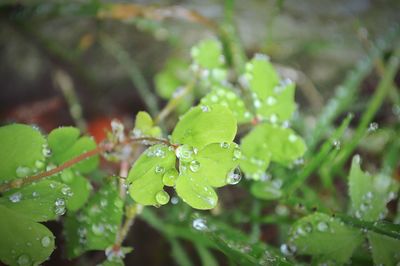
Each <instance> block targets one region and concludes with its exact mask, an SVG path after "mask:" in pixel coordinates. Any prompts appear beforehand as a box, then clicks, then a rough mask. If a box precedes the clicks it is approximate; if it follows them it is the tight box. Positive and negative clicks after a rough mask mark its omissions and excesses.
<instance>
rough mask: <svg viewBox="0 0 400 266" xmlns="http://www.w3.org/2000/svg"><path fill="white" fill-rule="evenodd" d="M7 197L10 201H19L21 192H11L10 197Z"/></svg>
mask: <svg viewBox="0 0 400 266" xmlns="http://www.w3.org/2000/svg"><path fill="white" fill-rule="evenodd" d="M8 199H9V200H10V201H11V202H12V203H17V202H20V201H21V199H22V194H21V192H16V193H14V194H12V195H11V196H10V197H8Z"/></svg>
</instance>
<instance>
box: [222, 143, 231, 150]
mask: <svg viewBox="0 0 400 266" xmlns="http://www.w3.org/2000/svg"><path fill="white" fill-rule="evenodd" d="M220 145H221V148H223V149H229V147H230V145H229V143H228V142H221V144H220Z"/></svg>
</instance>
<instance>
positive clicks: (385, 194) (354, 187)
mask: <svg viewBox="0 0 400 266" xmlns="http://www.w3.org/2000/svg"><path fill="white" fill-rule="evenodd" d="M360 161H361V159H360V156H359V155H356V156H354V158H353V161H352V164H351V169H350V174H349V194H350V198H351V204H352V209H353V211H354V214H355V216H356V217H357V218H359V219H362V220H365V221H376V220H378V219H383V218H384V217H385V216H386V213H387V209H386V204H387V203H388V202H389V201H390V200H391V199H392V197H391V194H393V193H394V191H396V188H398V185H397V184H394V182H393V181H392V180H391V178H390V177H388V176H385V175H377V176H371V175H370V174H369V173H364V172H363V171H362V170H361V167H360Z"/></svg>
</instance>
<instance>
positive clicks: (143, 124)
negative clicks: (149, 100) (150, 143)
mask: <svg viewBox="0 0 400 266" xmlns="http://www.w3.org/2000/svg"><path fill="white" fill-rule="evenodd" d="M133 132H134V134H135V136H138V137H139V136H142V135H144V136H152V137H160V136H161V129H160V128H159V127H157V126H154V123H153V119H152V118H151V116H150V115H149V114H148V113H147V112H143V111H141V112H138V114H137V115H136V120H135V129H134V130H133Z"/></svg>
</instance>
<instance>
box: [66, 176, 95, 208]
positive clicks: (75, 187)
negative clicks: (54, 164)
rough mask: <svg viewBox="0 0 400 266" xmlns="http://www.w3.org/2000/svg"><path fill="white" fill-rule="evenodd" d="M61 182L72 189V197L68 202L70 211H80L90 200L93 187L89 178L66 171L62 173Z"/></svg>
mask: <svg viewBox="0 0 400 266" xmlns="http://www.w3.org/2000/svg"><path fill="white" fill-rule="evenodd" d="M60 178H61V181H63V182H64V184H66V185H68V187H69V188H70V189H71V193H72V195H71V197H70V198H69V199H68V201H67V205H66V206H67V209H68V210H69V211H77V210H79V209H80V208H81V207H82V206H83V205H84V204H85V203H86V202H87V200H88V199H89V195H90V191H91V190H92V185H91V184H90V182H89V181H88V180H87V178H85V177H83V176H81V175H79V174H77V173H74V171H72V170H71V169H66V170H64V171H63V172H62V173H61V177H60Z"/></svg>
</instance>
